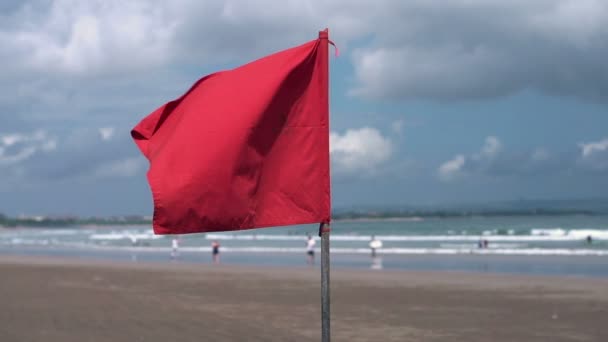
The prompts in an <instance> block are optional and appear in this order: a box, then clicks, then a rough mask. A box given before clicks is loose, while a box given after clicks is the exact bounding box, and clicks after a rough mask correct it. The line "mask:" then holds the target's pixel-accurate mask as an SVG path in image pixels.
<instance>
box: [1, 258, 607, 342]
mask: <svg viewBox="0 0 608 342" xmlns="http://www.w3.org/2000/svg"><path fill="white" fill-rule="evenodd" d="M0 272H1V274H2V280H1V281H0V298H1V300H2V305H1V310H0V322H1V323H0V341H3V342H10V341H47V342H48V341H318V340H319V339H320V279H319V270H318V268H307V267H305V266H301V267H277V266H243V265H222V264H220V265H212V264H189V263H179V262H175V263H170V262H166V263H142V262H138V263H124V262H111V261H107V260H105V261H104V260H78V259H74V258H58V257H54V258H51V257H45V258H43V257H32V256H0ZM331 282H332V287H331V290H332V293H331V296H332V302H331V305H332V307H331V309H332V337H333V339H334V340H335V341H406V340H407V341H606V340H608V330H607V329H606V327H605V318H606V317H608V279H605V278H584V277H567V276H536V275H506V274H482V273H465V272H449V271H445V272H439V271H432V272H421V271H401V270H399V271H387V270H383V271H374V270H354V269H335V270H332V274H331Z"/></svg>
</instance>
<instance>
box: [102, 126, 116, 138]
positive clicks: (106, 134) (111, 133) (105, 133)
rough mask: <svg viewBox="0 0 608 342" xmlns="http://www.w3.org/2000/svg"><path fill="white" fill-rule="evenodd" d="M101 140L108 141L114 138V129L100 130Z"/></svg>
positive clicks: (104, 128)
mask: <svg viewBox="0 0 608 342" xmlns="http://www.w3.org/2000/svg"><path fill="white" fill-rule="evenodd" d="M99 135H101V140H104V141H108V140H110V139H112V137H113V136H114V127H102V128H100V129H99Z"/></svg>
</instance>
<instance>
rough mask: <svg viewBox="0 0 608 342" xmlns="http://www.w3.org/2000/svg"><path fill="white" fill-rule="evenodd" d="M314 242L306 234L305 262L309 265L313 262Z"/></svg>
mask: <svg viewBox="0 0 608 342" xmlns="http://www.w3.org/2000/svg"><path fill="white" fill-rule="evenodd" d="M315 244H316V242H315V239H313V238H312V236H310V235H308V241H307V242H306V254H307V255H308V259H307V260H306V263H307V264H308V265H311V266H312V265H314V264H315Z"/></svg>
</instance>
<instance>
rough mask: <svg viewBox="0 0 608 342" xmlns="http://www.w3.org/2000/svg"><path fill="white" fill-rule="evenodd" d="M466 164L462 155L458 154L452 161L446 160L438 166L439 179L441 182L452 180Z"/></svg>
mask: <svg viewBox="0 0 608 342" xmlns="http://www.w3.org/2000/svg"><path fill="white" fill-rule="evenodd" d="M465 163H466V158H465V156H464V155H462V154H459V155H457V156H455V157H454V159H451V160H448V161H446V162H445V163H443V164H441V166H439V170H438V172H439V178H440V179H441V180H443V181H450V180H452V179H454V178H455V177H456V176H457V175H458V174H459V173H460V172H461V170H462V168H463V167H464V165H465Z"/></svg>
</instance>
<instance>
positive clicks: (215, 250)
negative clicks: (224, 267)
mask: <svg viewBox="0 0 608 342" xmlns="http://www.w3.org/2000/svg"><path fill="white" fill-rule="evenodd" d="M211 254H212V256H213V263H215V264H219V262H220V243H219V242H217V241H213V242H212V243H211Z"/></svg>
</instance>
